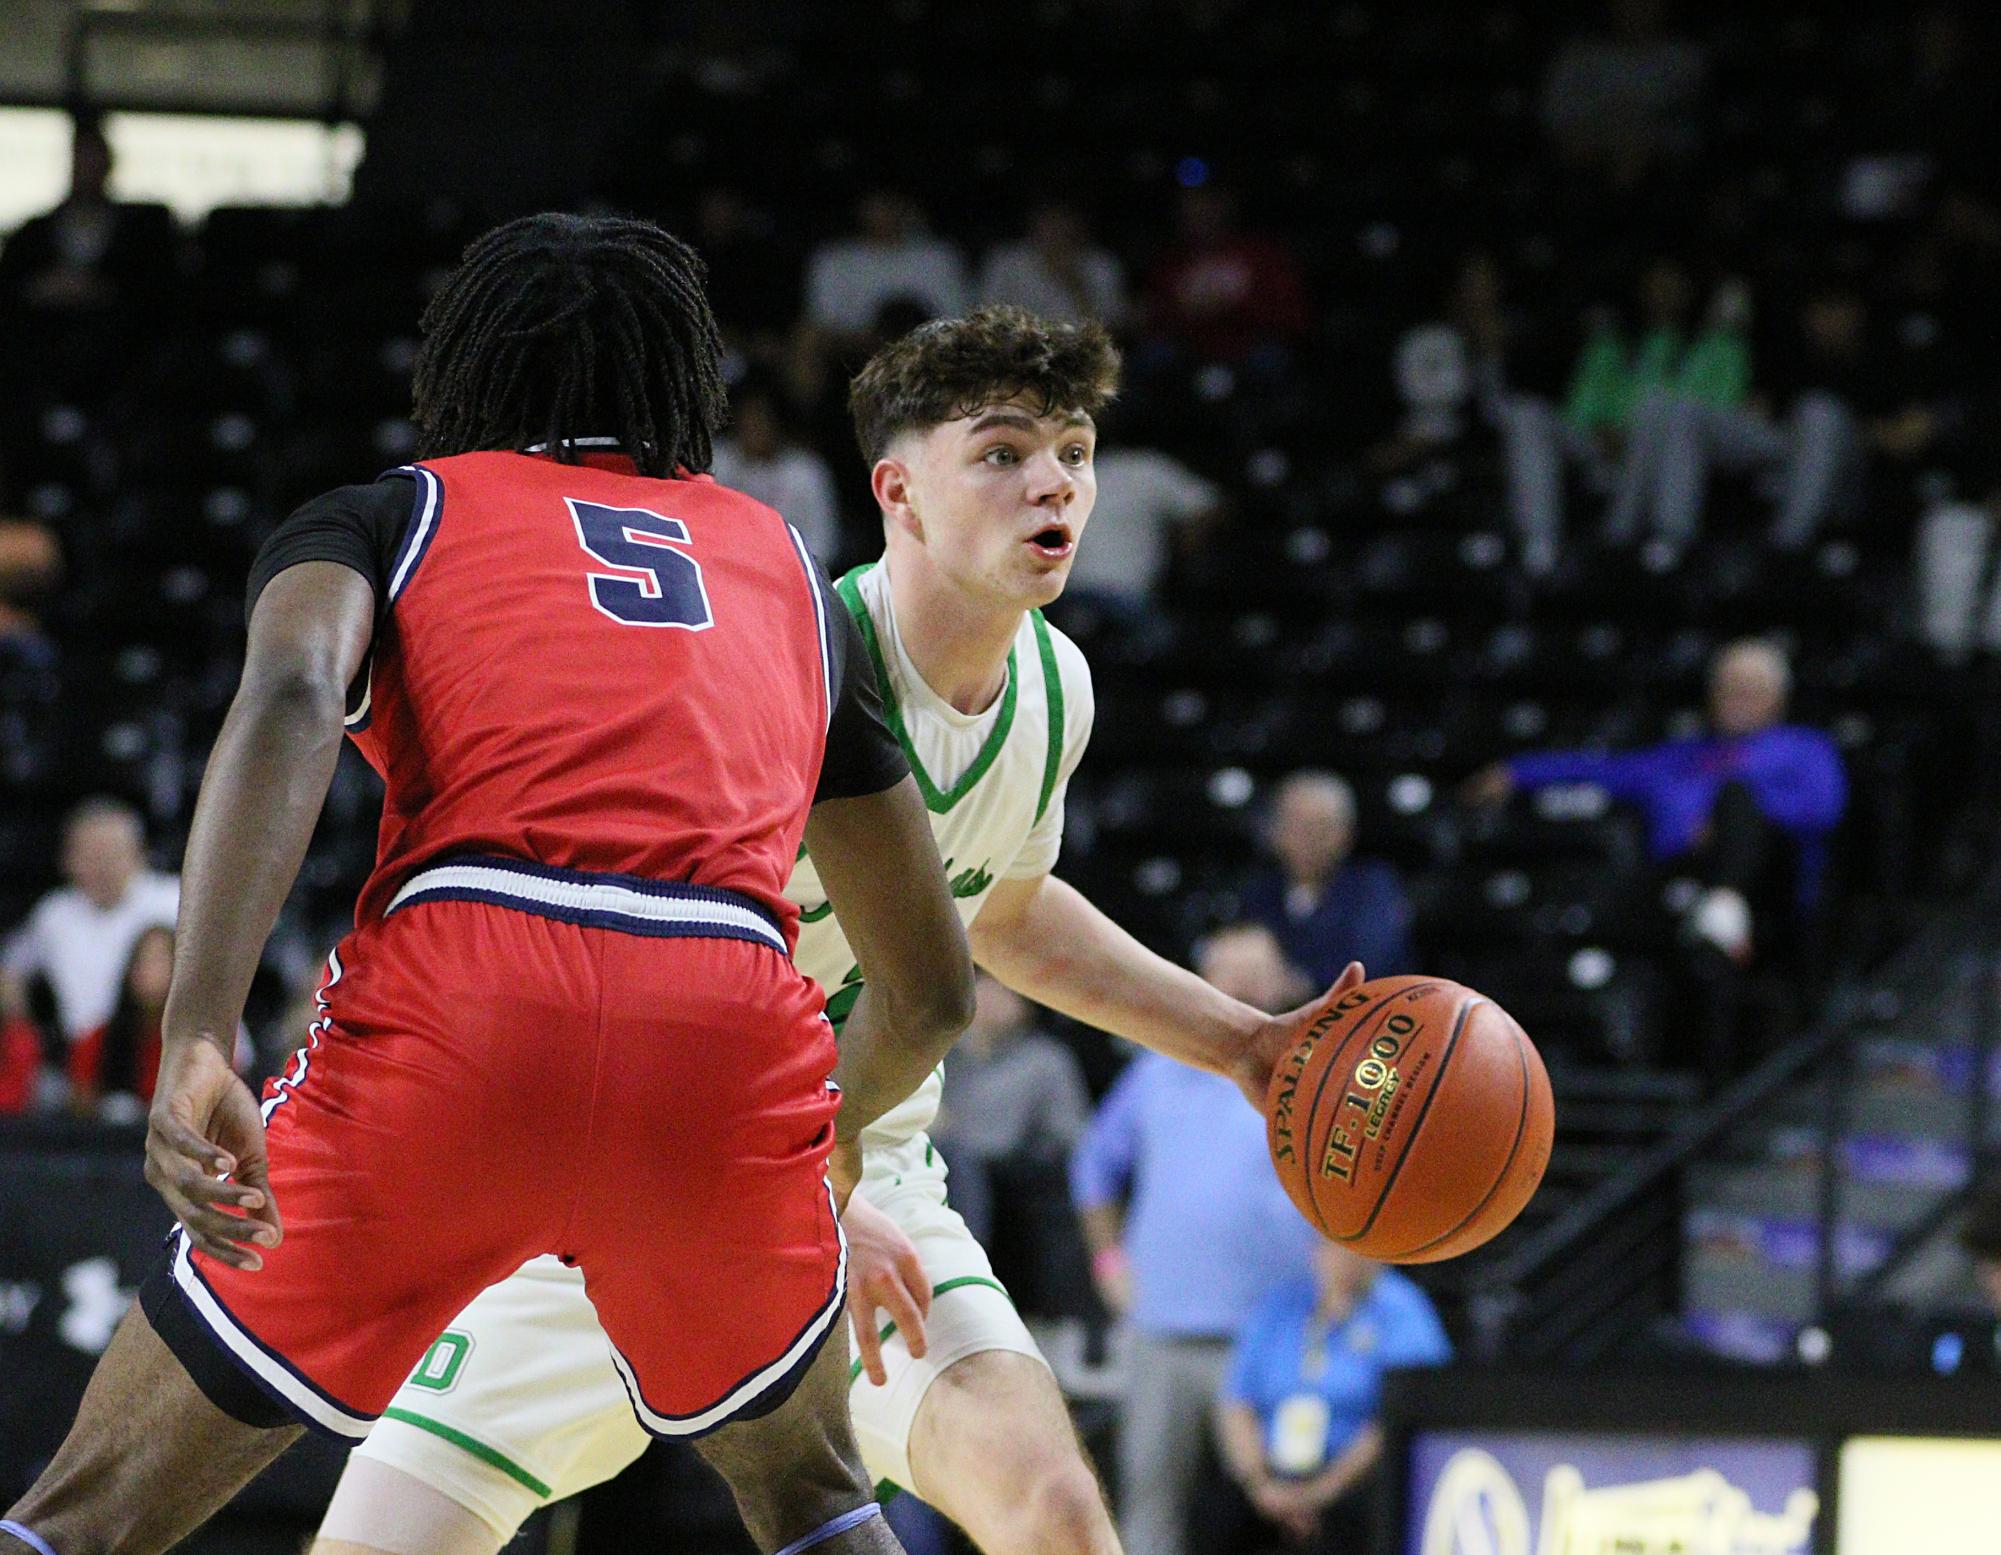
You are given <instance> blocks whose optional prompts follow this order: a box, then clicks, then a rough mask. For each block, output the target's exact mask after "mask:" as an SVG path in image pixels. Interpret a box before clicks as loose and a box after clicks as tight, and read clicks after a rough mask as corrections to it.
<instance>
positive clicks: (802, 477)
mask: <svg viewBox="0 0 2001 1555" xmlns="http://www.w3.org/2000/svg"><path fill="white" fill-rule="evenodd" d="M710 469H711V472H712V473H713V474H714V475H715V478H716V479H717V480H718V481H720V482H721V483H722V484H723V485H725V486H733V487H735V488H736V489H737V490H738V491H740V492H743V493H744V494H745V495H746V496H751V497H755V498H756V499H757V500H758V501H759V502H762V503H764V504H765V506H767V507H772V508H776V509H777V510H778V511H779V513H780V514H781V515H782V516H783V517H784V518H785V520H786V522H788V523H789V524H791V525H792V527H793V528H795V529H797V530H798V531H799V533H800V534H802V535H804V536H805V537H806V543H807V544H808V545H809V546H811V547H812V548H813V554H814V555H815V556H817V557H819V558H820V560H821V561H822V562H823V563H825V564H826V565H827V566H829V567H835V566H837V564H838V563H839V561H840V555H841V512H840V506H839V503H838V502H837V500H836V498H835V495H834V477H833V473H832V472H831V471H830V470H829V469H828V468H827V461H826V460H824V459H822V458H821V457H820V456H819V455H818V454H817V453H815V452H814V451H813V450H812V449H810V448H808V447H806V446H805V445H804V444H803V443H800V442H799V441H798V440H797V439H795V438H794V437H793V436H792V435H791V432H790V429H789V428H788V427H787V426H786V424H785V417H784V411H783V408H782V406H781V405H780V403H779V400H778V396H777V395H776V394H774V393H773V392H772V391H771V389H770V388H768V387H766V386H765V385H763V384H752V385H750V386H748V387H745V388H743V389H740V390H738V391H737V393H735V394H733V395H731V396H730V427H729V431H728V433H727V434H726V435H725V436H723V437H719V438H717V439H716V447H715V461H714V463H713V464H712V465H711V467H710Z"/></svg>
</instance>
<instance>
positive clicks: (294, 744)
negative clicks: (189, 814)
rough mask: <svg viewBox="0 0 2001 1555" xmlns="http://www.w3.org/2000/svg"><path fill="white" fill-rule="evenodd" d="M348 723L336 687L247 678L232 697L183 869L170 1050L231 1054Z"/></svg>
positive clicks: (307, 680)
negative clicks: (197, 1043) (179, 1046)
mask: <svg viewBox="0 0 2001 1555" xmlns="http://www.w3.org/2000/svg"><path fill="white" fill-rule="evenodd" d="M342 712H343V701H342V689H341V687H339V686H338V685H336V684H333V683H332V681H331V678H328V679H321V678H318V677H313V676H306V675H285V676H266V677H257V678H253V677H252V676H249V675H246V677H245V679H244V683H243V685H242V687H241V688H240V689H239V690H238V691H237V695H236V700H235V702H234V703H233V704H232V705H231V707H230V710H229V717H228V718H227V720H225V722H224V723H223V726H222V734H221V737H220V738H219V739H218V740H217V741H216V745H215V751H214V753H213V755H211V756H210V758H209V764H208V771H207V773H206V774H205V775H204V776H203V778H202V786H201V796H200V798H199V799H198V800H197V801H196V803H195V816H194V826H193V829H192V830H191V831H190V833H189V835H188V850H187V857H186V859H185V861H184V862H183V864H182V871H181V908H180V924H179V929H178V932H177V938H176V943H175V953H174V979H173V985H172V989H171V991H170V992H169V994H168V996H167V1009H166V1016H165V1019H164V1021H163V1023H162V1024H163V1029H164V1034H165V1036H166V1037H167V1038H168V1039H170V1040H177V1039H183V1038H190V1037H193V1038H202V1039H206V1040H208V1041H211V1042H213V1043H215V1044H216V1045H217V1046H218V1047H220V1048H221V1049H222V1050H223V1052H224V1053H231V1052H232V1051H233V1049H234V1046H235V1041H236V1027H237V1023H238V1021H239V1020H240V1019H241V1018H242V1014H243V1002H244V1000H245V999H246V998H247V997H248V995H249V992H250V980H251V978H252V977H253V976H254V975H255V974H256V971H257V963H258V960H259V958H260V957H261V956H262V955H263V952H264V942H265V940H267V939H268V938H269V937H270V934H271V929H272V926H273V925H274V924H275V923H276V922H277V921H278V913H279V910H280V909H281V908H282V907H283V906H284V904H285V897H286V894H287V893H288V892H289V891H290V890H291V888H292V882H293V880H294V879H295V878H296V877H297V875H298V873H299V863H300V861H301V860H302V859H303V858H304V857H305V853H306V845H307V843H308V842H309V841H310V840H311V838H312V834H313V826H314V824H315V823H316V822H317V821H318V819H319V814H320V807H321V805H322V804H323V803H324V802H325V800H326V796H327V786H328V785H329V784H330V783H331V782H332V781H333V771H334V763H335V761H336V760H337V759H338V757H339V755H340V741H341V732H342V731H341V716H342Z"/></svg>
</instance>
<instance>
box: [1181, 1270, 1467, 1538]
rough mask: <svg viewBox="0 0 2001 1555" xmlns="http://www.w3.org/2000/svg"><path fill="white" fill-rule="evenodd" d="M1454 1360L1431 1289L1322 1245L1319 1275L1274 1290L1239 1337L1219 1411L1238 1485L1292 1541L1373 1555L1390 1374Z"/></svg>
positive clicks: (1315, 1272) (1227, 1460) (1260, 1512)
mask: <svg viewBox="0 0 2001 1555" xmlns="http://www.w3.org/2000/svg"><path fill="white" fill-rule="evenodd" d="M1451 1357H1452V1347H1451V1345H1450V1344H1449V1343H1448V1342H1447V1341H1446V1338H1445V1330H1444V1329H1443V1328H1442V1327H1441V1326H1440V1325H1439V1321H1438V1314H1437V1313H1436V1312H1435V1311H1433V1310H1432V1306H1431V1301H1430V1299H1429V1298H1428V1297H1427V1296H1426V1295H1425V1294H1424V1292H1423V1291H1422V1290H1420V1289H1419V1288H1418V1287H1417V1286H1416V1285H1415V1284H1413V1283H1412V1282H1411V1281H1410V1280H1408V1279H1406V1278H1405V1277H1404V1276H1403V1275H1401V1274H1398V1273H1396V1272H1394V1271H1393V1270H1389V1269H1384V1268H1381V1267H1380V1266H1378V1265H1376V1264H1374V1263H1371V1262H1370V1261H1369V1260H1368V1259H1366V1258H1363V1257H1361V1256H1359V1255H1358V1254H1356V1253H1352V1252H1350V1251H1349V1250H1348V1249H1347V1248H1345V1247H1343V1246H1341V1245H1340V1244H1339V1243H1337V1242H1322V1243H1321V1244H1320V1246H1319V1247H1318V1249H1317V1250H1316V1251H1315V1253H1314V1258H1313V1272H1312V1274H1310V1275H1301V1276H1298V1277H1296V1278H1294V1279H1290V1280H1287V1281H1286V1282H1285V1284H1283V1285H1281V1286H1279V1287H1278V1288H1277V1289H1276V1290H1274V1291H1272V1292H1271V1294H1270V1295H1268V1296H1266V1297H1265V1299H1264V1300H1263V1301H1262V1302H1260V1303H1259V1304H1258V1307H1257V1309H1256V1310H1255V1311H1254V1312H1252V1313H1251V1315H1250V1317H1249V1319H1248V1320H1247V1321H1246V1322H1245V1324H1244V1326H1243V1329H1242V1331H1241V1332H1240V1333H1239V1334H1238V1336H1237V1345H1236V1349H1235V1351H1234V1352H1233V1353H1232V1355H1231V1357H1230V1368H1229V1373H1228V1375H1227V1377H1226V1378H1225V1380H1224V1383H1223V1396H1222V1402H1221V1404H1220V1405H1219V1406H1218V1409H1217V1414H1216V1419H1217V1431H1218V1433H1219V1436H1220V1439H1221V1442H1222V1447H1223V1460H1224V1464H1225V1466H1226V1467H1227V1468H1228V1470H1229V1473H1230V1477H1231V1478H1232V1479H1234V1480H1235V1481H1236V1482H1237V1484H1238V1485H1239V1486H1240V1487H1241V1488H1242V1490H1243V1492H1244V1495H1245V1497H1246V1498H1247V1499H1248V1500H1249V1502H1250V1504H1251V1506H1252V1507H1253V1508H1255V1509H1256V1511H1257V1513H1258V1515H1259V1516H1260V1517H1262V1518H1263V1519H1264V1520H1265V1521H1266V1522H1268V1523H1271V1524H1274V1525H1276V1526H1277V1527H1278V1528H1279V1529H1281V1530H1283V1532H1284V1533H1285V1534H1286V1535H1287V1536H1289V1538H1290V1539H1291V1540H1292V1541H1293V1542H1294V1543H1295V1544H1299V1545H1304V1546H1307V1547H1309V1548H1311V1549H1314V1550H1325V1551H1328V1552H1329V1555H1332V1552H1334V1551H1337V1550H1339V1551H1349V1550H1355V1549H1362V1548H1372V1547H1373V1542H1372V1541H1371V1540H1370V1539H1369V1538H1368V1537H1367V1533H1366V1529H1367V1527H1368V1525H1369V1522H1370V1520H1371V1507H1370V1505H1369V1503H1368V1501H1367V1499H1366V1495H1367V1489H1368V1484H1369V1480H1370V1477H1371V1476H1372V1474H1373V1473H1374V1470H1375V1467H1376V1460H1377V1459H1378V1457H1380V1456H1381V1453H1382V1445H1383V1437H1382V1431H1381V1430H1380V1428H1379V1427H1378V1426H1377V1424H1376V1411H1377V1405H1378V1403H1379V1401H1380V1399H1381V1396H1382V1384H1383V1374H1384V1373H1385V1372H1389V1371H1394V1370H1396V1369H1398V1368H1400V1367H1405V1366H1437V1365H1442V1364H1443V1363H1444V1362H1446V1361H1448V1360H1450V1359H1451Z"/></svg>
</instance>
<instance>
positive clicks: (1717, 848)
mask: <svg viewBox="0 0 2001 1555" xmlns="http://www.w3.org/2000/svg"><path fill="white" fill-rule="evenodd" d="M1790 681H1791V675H1790V671H1789V669H1788V667H1787V663H1786V659H1785V655H1784V654H1783V653H1782V652H1780V650H1779V649H1778V648H1776V647H1774V646H1773V645H1772V644H1771V643H1768V642H1764V641H1760V640H1758V639H1755V638H1747V639H1745V640H1742V641H1739V642H1734V643H1730V644H1728V645H1727V646H1725V647H1724V648H1722V649H1720V650H1719V651H1718V653H1717V655H1716V657H1715V659H1714V660H1713V661H1712V663H1711V667H1710V677H1709V722H1710V733H1709V734H1707V735H1705V736H1702V737H1700V738H1696V739H1684V740H1673V741H1670V742H1668V743H1667V744H1664V745H1656V746H1650V747H1648V748H1645V749H1642V750H1634V751H1618V752H1607V751H1544V752H1538V753H1535V754H1531V755H1524V756H1517V757H1515V758H1513V759H1512V760H1510V761H1506V762H1502V763H1500V764H1498V765H1496V766H1492V767H1488V768H1487V769H1485V770H1484V771H1482V772H1479V773H1476V774H1474V776H1473V777H1472V778H1470V779H1469V780H1468V782H1467V785H1466V788H1465V794H1466V796H1467V797H1468V798H1469V799H1471V800H1472V801H1474V802H1475V803H1498V802H1500V801H1502V800H1504V799H1506V798H1507V796H1508V795H1509V794H1510V793H1511V792H1513V791H1514V790H1515V789H1517V788H1520V789H1530V790H1533V789H1537V788H1543V787H1547V786H1549V785H1551V784H1569V783H1578V784H1593V785H1596V786H1597V787H1600V788H1603V789H1604V790H1606V792H1607V793H1609V794H1610V795H1611V796H1612V797H1613V798H1614V799H1616V800H1621V801H1624V802H1625V803H1628V804H1631V805H1633V806H1634V807H1636V808H1637V809H1638V810H1639V811H1640V813H1641V814H1642V816H1644V818H1645V820H1646V826H1647V842H1648V849H1649V852H1650V853H1651V854H1652V856H1653V858H1654V860H1655V861H1656V863H1657V864H1659V865H1660V866H1661V867H1662V868H1663V869H1665V870H1671V871H1674V872H1676V873H1679V874H1681V875H1684V876H1692V877H1693V878H1694V880H1695V881H1696V882H1697V884H1698V886H1699V890H1698V891H1697V892H1696V894H1695V895H1694V896H1693V898H1692V900H1691V902H1690V904H1689V906H1688V908H1687V910H1686V913H1685V916H1684V918H1683V925H1682V926H1683V932H1684V934H1685V936H1686V937H1687V942H1688V945H1689V956H1688V960H1687V964H1686V966H1685V967H1684V972H1685V973H1686V975H1687V976H1688V978H1689V979H1690V981H1691V985H1692V986H1691V987H1689V988H1688V989H1687V990H1685V996H1686V998H1687V999H1688V1000H1689V1001H1690V1004H1691V1013H1690V1014H1689V1016H1688V1018H1686V1019H1685V1020H1683V1021H1681V1022H1679V1023H1678V1025H1677V1032H1678V1034H1679V1035H1680V1036H1682V1037H1683V1039H1684V1040H1686V1041H1688V1042H1689V1043H1690V1044H1691V1046H1692V1047H1693V1048H1694V1049H1695V1052H1694V1053H1693V1055H1692V1056H1693V1057H1694V1059H1695V1061H1696V1062H1698V1063H1699V1064H1700V1066H1701V1068H1702V1071H1703V1073H1704V1075H1705V1077H1706V1079H1707V1080H1708V1082H1709V1083H1710V1084H1711V1086H1712V1087H1713V1086H1715V1085H1719V1084H1721V1083H1722V1082H1723V1081H1724V1080H1726V1079H1727V1078H1728V1077H1729V1075H1730V1074H1731V1073H1732V1072H1733V1071H1734V1070H1735V1069H1736V1068H1738V1067H1739V1065H1740V1062H1741V1056H1742V1053H1741V1050H1742V1046H1743V1044H1742V1042H1741V1041H1740V1038H1741V1037H1744V1036H1747V1035H1751V1033H1750V1032H1749V1031H1748V1030H1747V1031H1740V1030H1739V1015H1740V1006H1741V1004H1742V1001H1743V997H1744V992H1745V990H1744V987H1743V983H1742V978H1741V977H1740V976H1739V975H1738V974H1739V973H1741V972H1742V971H1743V970H1744V969H1746V968H1749V967H1751V966H1753V965H1754V964H1755V965H1759V966H1768V967H1770V966H1776V967H1781V968H1783V967H1786V966H1789V965H1790V966H1793V967H1795V968H1805V969H1807V970H1811V968H1812V965H1813V962H1812V956H1811V949H1812V942H1813V939H1814V936H1815V933H1816V931H1817V929H1818V926H1819V920H1820V909H1821V906H1822V902H1823V897H1824V894H1825V890H1826V884H1827V882H1826V874H1827V865H1828V856H1829V842H1830V839H1831V837H1832V834H1833V831H1834V828H1835V826H1836V825H1837V824H1838V823H1839V821H1840V820H1841V816H1842V812H1843V810H1844V808H1845V807H1846V804H1847V798H1848V784H1847V778H1846V776H1845V774H1844V772H1843V770H1842V765H1841V755H1840V752H1838V751H1837V750H1836V749H1835V746H1834V742H1833V741H1832V740H1830V739H1829V738H1828V737H1827V736H1826V735H1825V734H1823V733H1821V732H1820V731H1819V730H1818V729H1809V728H1806V727H1804V726H1802V725H1799V724H1789V723H1787V722H1786V721H1785V716H1786V701H1787V696H1788V692H1789V687H1790ZM1778 1024H1781V1022H1778V1021H1774V1022H1767V1023H1766V1025H1767V1026H1768V1027H1770V1026H1776V1025H1778Z"/></svg>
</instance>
